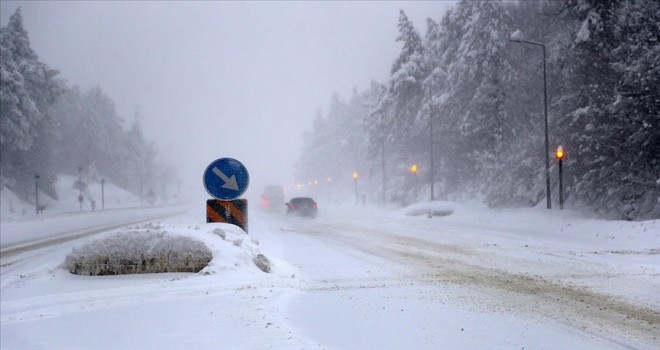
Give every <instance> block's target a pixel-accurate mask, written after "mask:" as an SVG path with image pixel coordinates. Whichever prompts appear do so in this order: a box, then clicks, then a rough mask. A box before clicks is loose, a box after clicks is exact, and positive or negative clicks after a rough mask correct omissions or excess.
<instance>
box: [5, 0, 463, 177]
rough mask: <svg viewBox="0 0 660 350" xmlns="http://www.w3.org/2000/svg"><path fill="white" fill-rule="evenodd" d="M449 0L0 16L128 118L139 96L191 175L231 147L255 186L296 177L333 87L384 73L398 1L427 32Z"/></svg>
mask: <svg viewBox="0 0 660 350" xmlns="http://www.w3.org/2000/svg"><path fill="white" fill-rule="evenodd" d="M452 5H453V2H437V1H435V2H433V1H431V2H413V1H403V2H398V1H388V2H375V1H368V2H353V1H347V2H339V1H328V2H302V1H295V2H275V1H263V2H262V1H259V2H190V1H185V2H174V1H145V2H134V1H130V2H129V1H125V2H111V1H98V2H97V1H89V2H84V1H76V2H63V1H44V2H39V1H26V2H16V1H4V0H3V1H1V2H0V10H1V11H0V12H1V18H0V22H1V23H0V24H1V25H2V26H3V27H4V26H6V24H7V20H8V18H9V16H11V15H12V14H13V13H14V11H15V10H16V8H17V7H18V6H21V8H22V13H23V20H24V26H25V29H26V30H27V31H28V33H29V36H30V40H31V45H32V48H33V50H34V51H35V52H36V53H37V54H38V55H39V58H40V60H41V61H42V62H44V63H46V64H48V65H49V66H50V67H52V68H54V69H57V70H59V71H60V78H64V79H66V80H67V81H68V84H69V85H70V86H73V85H78V86H80V87H81V88H82V89H85V90H86V89H88V88H90V87H93V86H95V85H100V86H101V88H102V89H103V90H104V91H105V92H106V93H107V94H108V95H109V96H110V98H111V99H112V100H113V101H114V102H115V103H116V107H117V111H118V113H119V115H120V116H121V117H122V118H124V119H126V120H127V121H129V122H130V121H132V120H133V115H134V111H135V109H136V107H137V106H139V108H140V112H141V114H142V116H143V120H142V123H143V127H144V130H145V136H146V137H147V138H148V139H149V140H151V141H154V142H155V143H156V145H157V147H158V149H159V150H160V152H161V156H162V159H163V160H165V161H169V162H171V163H173V164H175V165H177V166H178V167H179V170H180V175H181V176H182V177H183V179H184V181H186V183H187V184H189V185H190V186H199V188H202V189H203V187H202V183H201V181H202V180H201V179H202V173H203V171H204V169H205V168H206V166H207V165H208V164H209V163H210V162H211V161H213V160H214V159H217V158H221V157H232V158H236V159H238V160H240V161H241V162H243V163H244V164H245V165H246V167H247V168H248V170H249V172H250V181H251V185H250V187H251V188H250V190H255V189H254V188H253V187H254V186H263V184H266V183H273V184H282V185H284V186H287V185H291V184H293V183H294V181H295V179H294V166H295V163H296V161H297V160H298V158H299V156H300V148H301V146H302V135H303V133H304V132H305V131H309V130H310V128H311V125H312V120H313V118H314V116H315V115H316V111H317V110H318V109H319V108H320V109H321V110H322V111H323V112H324V113H325V111H326V110H327V105H328V103H329V101H330V97H331V96H332V94H333V93H334V92H337V93H338V94H339V96H340V98H341V99H343V100H347V99H349V98H350V96H351V92H352V90H353V88H354V87H356V88H357V89H358V90H359V91H362V90H364V89H365V88H366V87H368V85H369V82H370V81H371V80H372V79H374V80H376V81H379V82H385V81H387V79H388V76H389V71H390V67H391V65H392V62H393V61H394V59H395V58H396V57H397V55H398V53H399V51H400V48H401V44H400V43H397V42H396V41H395V39H396V37H397V19H398V16H399V9H403V10H404V11H405V12H406V14H407V15H408V17H409V18H410V19H411V20H412V21H413V22H414V23H415V26H416V27H417V29H418V31H419V32H420V34H421V35H424V33H425V31H426V22H425V20H426V18H427V17H430V18H433V19H435V20H439V19H440V18H441V16H442V14H443V13H444V11H445V10H446V9H447V8H448V7H450V6H452ZM347 176H350V174H347ZM256 190H260V188H257V189H256Z"/></svg>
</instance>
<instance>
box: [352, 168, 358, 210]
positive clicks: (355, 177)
mask: <svg viewBox="0 0 660 350" xmlns="http://www.w3.org/2000/svg"><path fill="white" fill-rule="evenodd" d="M353 179H355V205H358V173H353Z"/></svg>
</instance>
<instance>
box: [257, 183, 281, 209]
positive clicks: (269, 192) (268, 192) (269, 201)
mask: <svg viewBox="0 0 660 350" xmlns="http://www.w3.org/2000/svg"><path fill="white" fill-rule="evenodd" d="M261 207H262V208H264V209H269V210H282V208H283V207H284V189H283V188H282V186H276V185H271V186H266V187H265V188H264V193H263V194H262V195H261Z"/></svg>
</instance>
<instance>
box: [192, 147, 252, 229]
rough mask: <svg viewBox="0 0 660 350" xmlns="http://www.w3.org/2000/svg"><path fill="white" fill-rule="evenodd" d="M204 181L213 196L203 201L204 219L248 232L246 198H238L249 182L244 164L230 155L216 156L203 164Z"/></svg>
mask: <svg viewBox="0 0 660 350" xmlns="http://www.w3.org/2000/svg"><path fill="white" fill-rule="evenodd" d="M203 181H204V188H205V189H206V192H208V194H210V195H211V197H213V198H215V199H209V200H207V201H206V222H224V223H229V224H234V225H236V226H239V227H240V228H242V229H243V230H244V231H245V232H246V233H247V199H238V197H240V196H241V195H243V193H245V191H246V190H247V188H248V185H249V184H250V175H249V174H248V171H247V169H246V168H245V166H244V165H243V164H242V163H241V162H239V161H238V160H236V159H233V158H219V159H216V160H214V161H213V162H211V164H209V166H208V167H206V170H205V171H204V176H203Z"/></svg>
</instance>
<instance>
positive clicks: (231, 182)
mask: <svg viewBox="0 0 660 350" xmlns="http://www.w3.org/2000/svg"><path fill="white" fill-rule="evenodd" d="M212 171H213V173H214V174H216V175H218V177H219V178H221V179H222V181H224V182H225V184H224V185H222V186H220V187H222V188H226V189H228V190H234V191H238V183H237V182H236V175H232V176H231V177H227V175H225V174H224V173H223V172H222V171H220V169H218V167H213V170H212Z"/></svg>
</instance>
